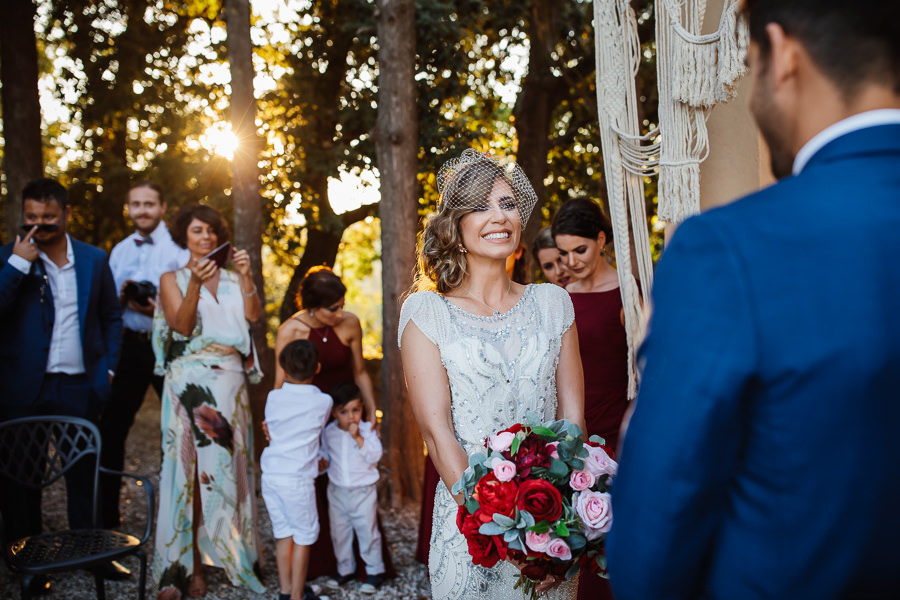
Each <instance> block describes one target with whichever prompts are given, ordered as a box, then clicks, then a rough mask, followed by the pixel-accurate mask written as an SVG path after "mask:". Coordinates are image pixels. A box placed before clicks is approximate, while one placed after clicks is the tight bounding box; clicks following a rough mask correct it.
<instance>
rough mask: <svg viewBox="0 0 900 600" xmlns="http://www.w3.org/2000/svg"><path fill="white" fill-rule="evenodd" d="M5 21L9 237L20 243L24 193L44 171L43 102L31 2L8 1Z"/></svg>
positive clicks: (2, 51)
mask: <svg viewBox="0 0 900 600" xmlns="http://www.w3.org/2000/svg"><path fill="white" fill-rule="evenodd" d="M4 7H5V10H4V11H3V12H4V14H3V18H2V19H0V82H2V86H3V89H2V94H3V139H4V141H5V147H4V149H3V162H4V170H5V171H6V232H5V234H6V237H7V239H8V240H9V241H13V240H15V239H16V233H17V231H18V229H19V225H20V224H21V223H22V198H21V192H22V188H24V187H25V184H26V183H28V182H29V181H31V180H32V179H37V178H38V177H40V176H41V175H42V173H43V170H44V167H43V159H42V156H41V104H40V98H39V97H38V62H37V45H36V41H35V36H34V15H35V9H34V3H33V2H32V0H9V1H8V2H5V3H4Z"/></svg>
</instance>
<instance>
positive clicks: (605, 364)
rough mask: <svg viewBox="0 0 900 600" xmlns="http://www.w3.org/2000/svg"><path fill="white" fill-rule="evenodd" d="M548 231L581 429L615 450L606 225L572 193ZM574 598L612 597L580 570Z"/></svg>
mask: <svg viewBox="0 0 900 600" xmlns="http://www.w3.org/2000/svg"><path fill="white" fill-rule="evenodd" d="M552 233H553V238H554V240H555V241H556V247H557V248H558V249H559V253H560V255H561V256H562V259H563V261H564V262H565V264H566V266H567V267H568V269H569V272H570V273H571V275H572V279H571V280H570V281H569V284H568V285H567V286H566V291H568V292H569V295H570V296H571V298H572V305H573V306H574V307H575V322H576V323H578V348H579V351H580V354H581V364H582V367H583V369H584V419H585V423H586V424H587V433H588V435H599V436H601V437H603V438H604V439H605V440H606V444H607V445H608V446H609V447H610V448H613V449H617V448H618V444H619V428H620V427H621V425H622V419H623V418H624V416H625V411H626V409H627V407H628V344H627V339H626V334H625V325H624V322H625V317H624V313H623V311H622V297H621V294H620V293H619V276H618V273H617V272H616V270H615V269H614V268H613V267H612V266H611V265H610V264H609V263H608V262H607V261H606V257H605V256H604V249H605V248H606V245H607V244H608V243H609V242H611V241H612V225H611V224H610V222H609V219H608V218H607V217H606V215H605V214H603V211H602V210H601V209H600V206H598V205H597V204H596V203H595V202H593V201H592V200H590V199H588V198H574V199H572V200H569V201H568V202H566V203H565V204H563V205H562V206H561V207H560V209H559V211H558V212H557V213H556V216H555V217H554V219H553V225H552ZM578 598H579V600H587V599H591V600H594V599H604V598H612V591H611V590H610V587H609V581H608V580H607V579H603V578H601V577H599V576H597V575H592V574H582V578H581V582H580V583H579V586H578Z"/></svg>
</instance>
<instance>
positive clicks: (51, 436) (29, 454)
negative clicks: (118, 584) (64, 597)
mask: <svg viewBox="0 0 900 600" xmlns="http://www.w3.org/2000/svg"><path fill="white" fill-rule="evenodd" d="M100 447H101V439H100V431H99V430H98V429H97V427H96V425H94V424H93V423H91V422H90V421H87V420H85V419H80V418H77V417H69V416H61V415H60V416H57V415H54V416H40V417H26V418H22V419H15V420H12V421H6V422H4V423H0V474H2V475H3V476H5V477H7V478H8V479H10V480H12V481H15V482H17V483H18V484H20V485H24V486H28V487H32V488H42V487H45V486H48V485H51V484H52V483H54V482H56V481H57V480H58V479H59V478H60V477H63V476H64V475H65V474H66V472H67V471H68V470H69V469H70V468H71V467H72V465H74V464H75V463H77V462H78V461H80V460H82V459H84V458H86V457H87V460H91V461H92V468H91V471H92V474H93V498H92V504H91V506H92V509H91V519H92V522H93V529H90V530H68V531H60V532H51V533H43V534H40V535H36V536H30V537H26V538H23V539H21V540H5V539H4V540H3V542H4V543H3V547H4V549H5V558H6V560H7V563H8V564H10V566H11V567H12V568H13V570H15V571H18V572H21V573H23V574H24V576H23V581H22V597H23V598H28V597H29V595H30V592H29V590H28V587H29V586H28V584H29V583H30V580H31V579H32V578H33V577H34V576H35V575H37V574H41V573H52V572H58V571H67V570H73V569H78V568H91V567H97V566H100V565H102V564H104V563H105V562H108V561H110V560H114V559H116V558H119V557H121V556H126V555H129V554H134V555H136V556H137V557H138V558H139V560H140V562H141V572H140V579H139V583H138V585H139V592H138V597H139V598H141V599H143V598H144V588H145V584H146V570H147V564H146V562H147V561H146V555H145V553H144V551H143V550H142V549H141V546H143V544H144V543H145V542H146V541H147V540H148V538H149V537H150V533H151V531H152V529H153V513H154V508H155V506H154V497H153V494H154V492H153V486H152V485H151V483H150V481H149V480H147V479H146V478H144V477H139V476H135V475H132V474H129V473H119V472H116V471H110V470H108V469H104V468H103V467H101V466H100ZM100 473H113V474H117V475H124V476H126V477H129V478H132V479H135V480H137V484H138V485H139V486H141V487H143V489H144V493H145V496H146V505H147V523H146V529H145V531H144V533H143V536H142V537H141V538H140V539H138V538H136V537H134V536H131V535H128V534H125V533H121V532H118V531H110V530H104V529H98V528H97V523H98V514H99V510H98V509H99V507H98V502H97V493H98V492H97V490H98V476H99V474H100ZM10 518H14V517H13V516H12V515H5V519H6V520H7V521H8V520H9V519H10ZM2 523H3V520H2V517H0V526H2ZM7 542H8V543H7ZM95 581H96V585H97V598H99V599H101V600H102V599H103V598H104V597H105V592H104V582H103V577H102V575H100V574H99V571H96V570H95Z"/></svg>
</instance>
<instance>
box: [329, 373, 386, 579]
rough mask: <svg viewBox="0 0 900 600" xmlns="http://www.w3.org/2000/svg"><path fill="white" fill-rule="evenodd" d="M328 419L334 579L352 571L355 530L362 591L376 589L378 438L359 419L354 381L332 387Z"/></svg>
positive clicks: (379, 570) (380, 566) (379, 567)
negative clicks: (362, 574)
mask: <svg viewBox="0 0 900 600" xmlns="http://www.w3.org/2000/svg"><path fill="white" fill-rule="evenodd" d="M331 397H332V399H333V400H334V407H333V408H332V410H331V414H332V416H333V417H334V421H332V422H331V423H330V424H329V425H328V426H327V427H326V428H325V431H323V432H322V449H321V452H322V455H323V456H324V457H325V458H326V459H327V460H328V518H329V520H330V521H331V542H332V544H333V545H334V555H335V557H336V558H337V568H338V577H337V582H338V584H340V583H344V582H346V581H348V580H349V579H351V578H352V576H353V574H354V573H355V572H356V560H355V558H354V556H353V534H354V533H355V534H356V541H357V543H358V544H359V554H360V556H361V557H362V559H363V562H365V563H366V575H367V577H366V581H365V583H363V584H362V586H361V587H360V591H362V592H363V593H368V594H374V593H375V590H376V589H377V588H378V587H380V586H381V584H382V583H383V581H384V560H383V558H382V556H381V532H380V531H379V530H378V510H377V506H376V504H377V499H378V498H377V493H376V491H375V483H376V482H377V481H378V460H379V459H380V458H381V454H382V447H381V440H379V439H378V433H377V432H376V431H375V430H374V428H373V427H372V423H370V422H368V421H363V420H362V419H363V404H362V399H361V397H360V393H359V388H358V387H356V385H355V384H354V383H353V382H345V383H341V384H338V385H336V386H335V387H334V389H332V390H331Z"/></svg>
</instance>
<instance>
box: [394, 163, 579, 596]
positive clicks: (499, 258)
mask: <svg viewBox="0 0 900 600" xmlns="http://www.w3.org/2000/svg"><path fill="white" fill-rule="evenodd" d="M437 179H438V191H439V192H440V195H441V196H440V200H439V205H438V213H437V214H436V215H434V216H433V217H432V218H431V219H430V220H429V222H428V224H427V225H426V227H425V231H424V233H423V234H422V249H421V251H420V256H419V275H418V281H417V283H416V289H417V290H418V291H417V292H416V293H414V294H411V295H410V296H409V297H408V298H407V299H406V302H405V303H404V304H403V308H402V311H401V315H400V328H399V342H400V352H401V357H402V360H403V370H404V373H405V375H406V382H407V386H408V388H409V397H410V403H411V405H412V409H413V413H414V415H415V417H416V420H417V421H418V424H419V429H420V430H421V431H422V435H423V437H424V438H425V443H426V445H427V447H428V453H429V455H430V456H431V458H432V460H433V461H434V464H435V467H437V470H438V473H439V474H440V476H441V480H442V483H443V485H438V490H437V493H436V497H435V506H434V521H433V528H432V532H431V553H430V557H429V561H428V569H429V572H430V574H431V586H432V595H433V597H434V598H435V599H436V600H444V599H447V600H449V599H463V598H465V599H474V598H485V599H487V598H490V599H499V600H502V599H507V598H508V599H510V600H512V599H518V598H521V596H522V592H521V590H514V589H513V585H514V584H515V581H516V579H517V577H518V575H519V571H518V569H517V568H516V566H515V565H513V564H511V563H509V562H501V563H499V564H498V565H497V566H495V567H494V568H491V569H488V568H484V567H481V566H476V565H474V564H472V560H471V557H470V556H469V553H468V549H467V545H466V541H465V539H464V538H463V536H462V534H461V533H460V532H459V530H458V528H457V526H456V514H457V507H458V505H459V503H460V502H461V498H460V497H454V496H452V495H451V494H450V491H449V490H450V488H451V487H452V486H453V484H454V483H455V482H456V481H457V480H458V479H459V478H460V476H461V475H462V472H463V471H464V470H465V468H466V466H467V465H468V455H471V454H473V453H474V452H476V451H478V450H479V449H481V448H483V444H484V440H485V438H486V437H487V436H489V435H491V434H492V433H494V432H496V431H498V430H500V429H503V428H506V427H508V426H510V425H512V424H513V423H517V422H523V421H524V418H525V412H526V411H528V410H531V411H534V412H536V413H538V414H540V415H541V416H542V417H543V418H544V420H546V421H551V420H554V419H557V418H565V419H568V420H569V421H571V422H573V423H575V424H577V425H578V426H579V427H581V428H582V430H584V412H583V404H584V391H583V378H582V370H581V359H580V358H579V353H578V338H577V335H576V331H575V324H574V312H573V309H572V302H571V300H570V299H569V295H568V294H567V293H566V291H565V290H563V289H562V288H560V287H558V286H555V285H552V284H543V285H528V286H525V285H520V284H518V283H513V282H512V281H511V280H510V279H509V278H508V277H507V275H506V269H505V266H506V257H507V256H509V255H510V254H512V253H513V252H515V251H516V249H517V248H518V247H519V239H520V237H521V234H522V229H523V228H524V225H525V223H526V222H527V221H528V217H529V215H530V214H531V210H532V208H533V207H534V204H535V200H536V196H535V193H534V190H533V189H532V188H531V184H530V183H529V182H528V180H527V178H526V177H525V174H524V173H523V172H522V169H521V168H520V167H519V166H518V165H517V164H515V163H514V162H509V163H504V162H501V161H500V160H498V159H496V158H494V157H491V156H490V155H487V154H483V153H481V152H478V151H476V150H472V149H468V150H465V151H464V152H463V153H462V155H461V156H460V157H459V158H457V159H453V160H451V161H449V162H448V163H447V164H445V165H444V166H443V167H442V168H441V170H440V172H439V173H438V178H437ZM556 586H558V587H556ZM576 586H577V581H568V582H565V583H563V584H562V585H559V582H557V581H555V580H554V579H553V578H552V576H551V577H548V578H547V579H545V580H544V581H543V582H541V584H540V585H539V586H538V588H537V589H538V591H548V590H550V593H549V597H550V598H554V599H558V600H563V599H570V598H575V592H576ZM554 588H555V589H554Z"/></svg>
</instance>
